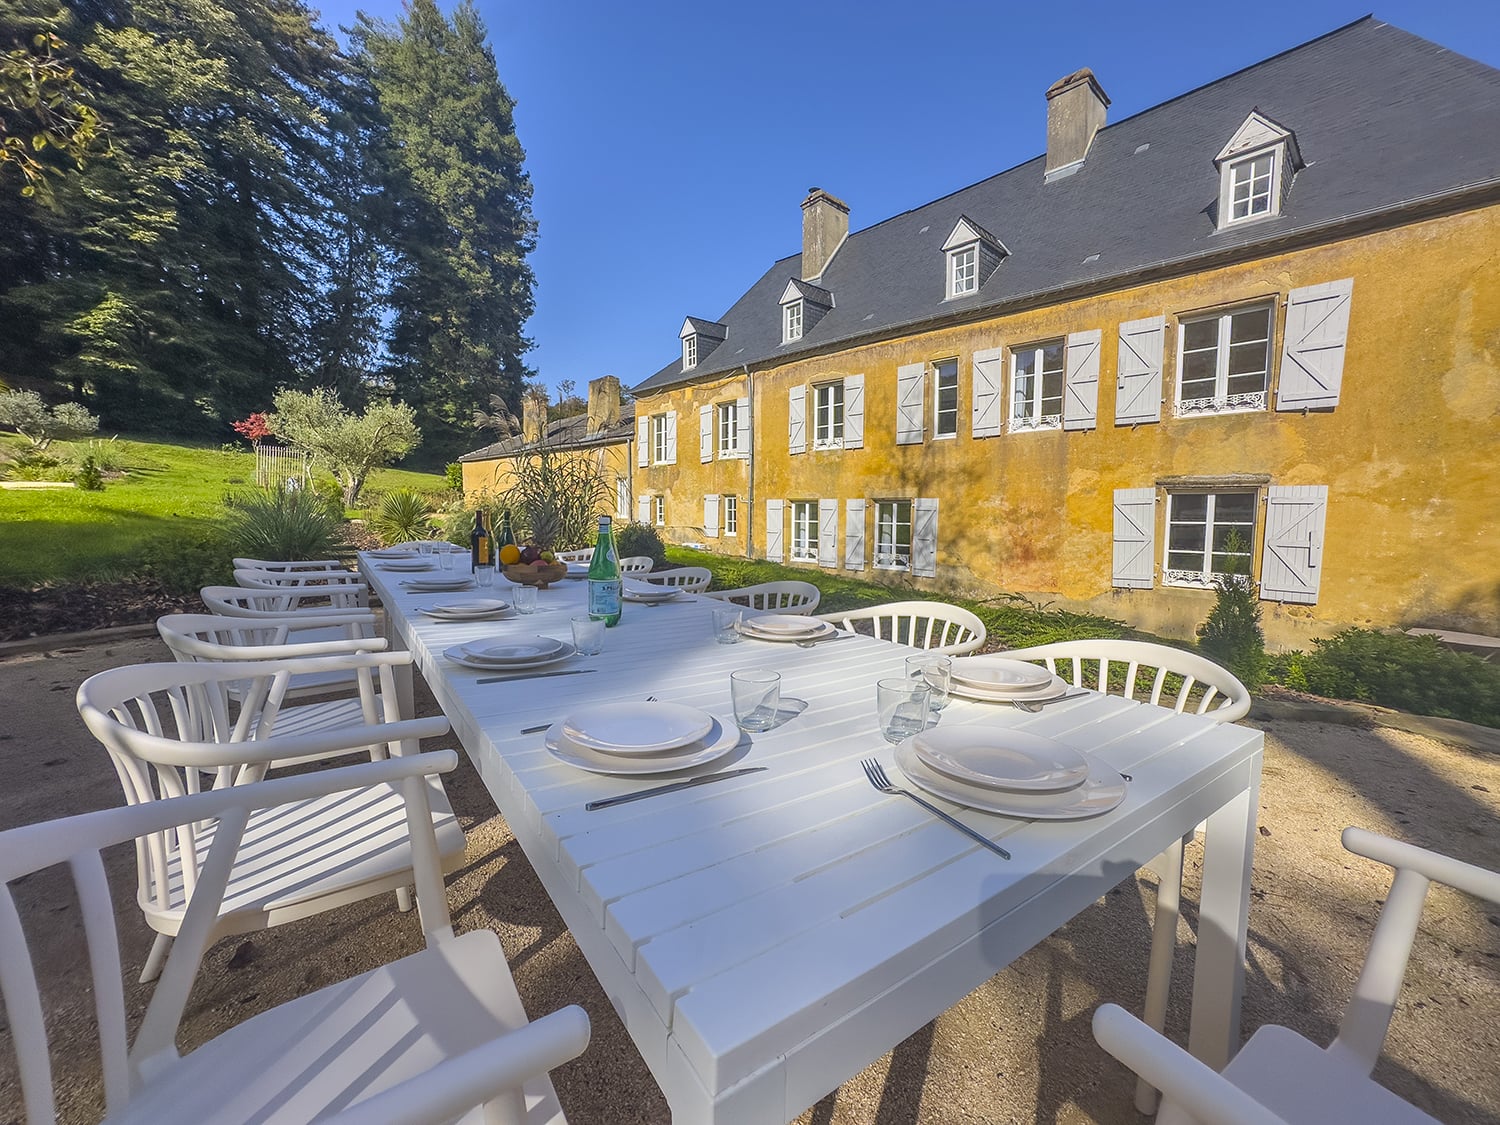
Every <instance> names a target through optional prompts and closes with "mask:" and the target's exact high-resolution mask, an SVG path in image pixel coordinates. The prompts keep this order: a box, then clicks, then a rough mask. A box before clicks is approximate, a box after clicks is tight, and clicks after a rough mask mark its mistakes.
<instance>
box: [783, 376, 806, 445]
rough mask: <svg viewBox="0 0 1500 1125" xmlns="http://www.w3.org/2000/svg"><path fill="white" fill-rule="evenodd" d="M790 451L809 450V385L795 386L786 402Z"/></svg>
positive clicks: (787, 441)
mask: <svg viewBox="0 0 1500 1125" xmlns="http://www.w3.org/2000/svg"><path fill="white" fill-rule="evenodd" d="M786 417H787V435H786V451H787V452H788V453H805V452H807V386H806V385H805V384H804V385H802V386H800V387H793V388H792V389H791V390H790V391H788V392H787V402H786Z"/></svg>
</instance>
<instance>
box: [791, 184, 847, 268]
mask: <svg viewBox="0 0 1500 1125" xmlns="http://www.w3.org/2000/svg"><path fill="white" fill-rule="evenodd" d="M848 233H849V205H848V204H847V203H845V202H844V201H843V200H842V199H835V198H834V197H833V196H831V195H829V194H828V193H827V192H826V191H824V190H823V189H822V188H808V189H807V198H806V199H804V200H803V201H802V280H803V281H811V280H812V279H813V278H817V277H822V276H823V267H825V266H826V265H828V259H830V258H832V257H833V252H834V251H835V250H837V249H838V248H839V243H841V242H843V241H844V236H845V235H847V234H848Z"/></svg>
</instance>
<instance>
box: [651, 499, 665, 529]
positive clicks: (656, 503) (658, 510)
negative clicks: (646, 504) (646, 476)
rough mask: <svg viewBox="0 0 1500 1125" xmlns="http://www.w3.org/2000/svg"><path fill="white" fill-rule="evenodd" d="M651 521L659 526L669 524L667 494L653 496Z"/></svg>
mask: <svg viewBox="0 0 1500 1125" xmlns="http://www.w3.org/2000/svg"><path fill="white" fill-rule="evenodd" d="M651 522H652V523H654V524H655V525H656V526H657V527H666V526H667V498H666V497H665V496H653V497H651Z"/></svg>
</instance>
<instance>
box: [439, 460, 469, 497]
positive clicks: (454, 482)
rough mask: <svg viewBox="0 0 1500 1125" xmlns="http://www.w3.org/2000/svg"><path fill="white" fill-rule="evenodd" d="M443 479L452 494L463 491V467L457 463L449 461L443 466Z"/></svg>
mask: <svg viewBox="0 0 1500 1125" xmlns="http://www.w3.org/2000/svg"><path fill="white" fill-rule="evenodd" d="M443 479H444V480H445V481H447V482H448V487H449V488H451V489H452V490H453V491H454V492H462V491H463V490H464V467H463V466H462V465H461V464H459V463H458V462H457V461H449V462H448V463H447V464H446V465H444V466H443Z"/></svg>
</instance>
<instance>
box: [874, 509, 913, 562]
mask: <svg viewBox="0 0 1500 1125" xmlns="http://www.w3.org/2000/svg"><path fill="white" fill-rule="evenodd" d="M874 566H875V569H876V570H910V569H911V501H910V500H878V501H876V503H875V560H874Z"/></svg>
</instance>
